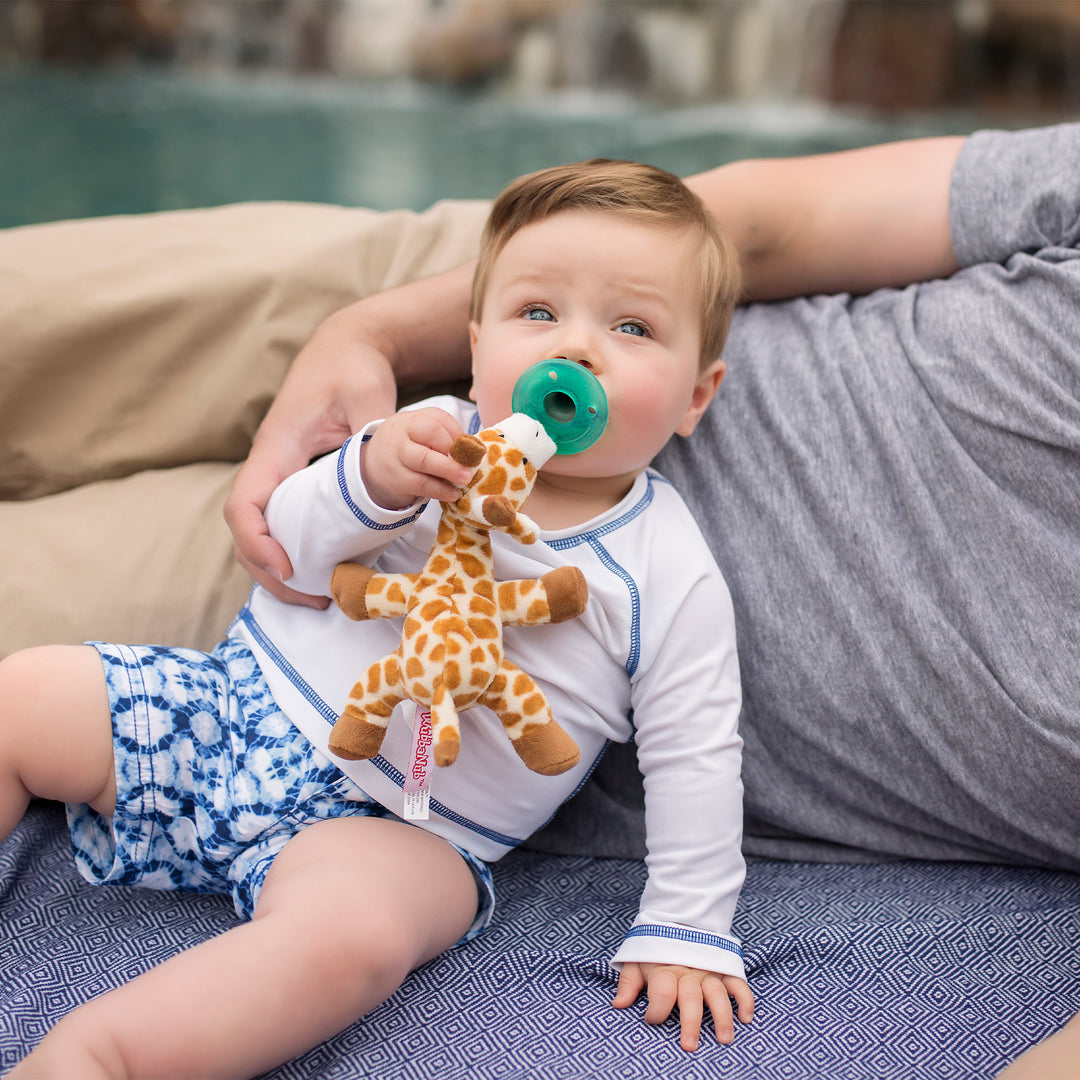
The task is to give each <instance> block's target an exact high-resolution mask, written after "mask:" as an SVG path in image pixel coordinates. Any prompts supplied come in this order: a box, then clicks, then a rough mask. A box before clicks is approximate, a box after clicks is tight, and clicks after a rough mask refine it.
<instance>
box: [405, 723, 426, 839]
mask: <svg viewBox="0 0 1080 1080" xmlns="http://www.w3.org/2000/svg"><path fill="white" fill-rule="evenodd" d="M401 789H402V791H403V792H404V793H405V814H404V817H405V820H406V821H426V820H427V818H428V803H429V801H430V798H431V710H430V709H429V708H427V706H425V705H417V706H416V714H415V716H414V717H413V735H412V753H411V754H410V755H409V770H408V772H407V773H406V774H405V782H404V783H403V784H402V785H401Z"/></svg>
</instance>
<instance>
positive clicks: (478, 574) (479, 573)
mask: <svg viewBox="0 0 1080 1080" xmlns="http://www.w3.org/2000/svg"><path fill="white" fill-rule="evenodd" d="M458 566H459V567H460V568H461V572H462V573H463V574H464V575H465V576H466V577H467V578H482V577H485V576H486V573H487V567H486V566H485V565H484V561H483V560H482V559H478V558H477V557H476V556H475V555H460V556H459V557H458Z"/></svg>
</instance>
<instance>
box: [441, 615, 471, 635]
mask: <svg viewBox="0 0 1080 1080" xmlns="http://www.w3.org/2000/svg"><path fill="white" fill-rule="evenodd" d="M466 630H467V627H466V626H465V620H464V619H463V618H462V617H461V616H460V615H446V616H444V617H443V618H441V619H440V620H439V621H438V622H437V623H436V624H435V632H436V633H437V634H439V636H440V637H442V638H450V637H452V636H453V635H454V634H465V632H466Z"/></svg>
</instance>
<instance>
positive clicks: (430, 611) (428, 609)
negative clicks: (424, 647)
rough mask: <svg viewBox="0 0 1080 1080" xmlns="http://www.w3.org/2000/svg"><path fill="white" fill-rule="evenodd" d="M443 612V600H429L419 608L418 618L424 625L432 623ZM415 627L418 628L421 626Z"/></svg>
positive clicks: (444, 607)
mask: <svg viewBox="0 0 1080 1080" xmlns="http://www.w3.org/2000/svg"><path fill="white" fill-rule="evenodd" d="M445 610H446V601H445V600H441V599H440V600H429V601H428V602H427V603H426V604H424V605H423V607H421V608H420V618H421V619H422V620H423V621H424V622H426V623H433V622H434V621H435V620H436V619H437V618H438V617H439V616H440V615H441V614H442V613H443V612H444V611H445ZM416 625H417V628H419V627H420V625H421V624H420V623H417V624H416Z"/></svg>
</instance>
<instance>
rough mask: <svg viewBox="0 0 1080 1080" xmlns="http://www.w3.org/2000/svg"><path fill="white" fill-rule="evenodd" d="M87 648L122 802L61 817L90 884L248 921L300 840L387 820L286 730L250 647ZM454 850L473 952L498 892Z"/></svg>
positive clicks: (475, 862) (476, 862)
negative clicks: (229, 904) (473, 888)
mask: <svg viewBox="0 0 1080 1080" xmlns="http://www.w3.org/2000/svg"><path fill="white" fill-rule="evenodd" d="M91 644H92V645H93V647H94V648H95V649H97V651H98V652H99V653H100V654H101V659H102V662H103V664H104V667H105V680H106V683H107V685H108V692H109V703H110V706H111V709H112V721H113V753H114V756H115V762H116V785H117V792H116V812H115V813H114V815H113V817H112V818H111V819H108V818H104V817H102V816H101V815H100V814H98V813H96V812H95V811H94V810H92V809H91V808H90V807H89V806H86V805H85V804H83V805H72V806H69V807H68V808H67V816H68V824H69V826H70V828H71V840H72V845H73V847H74V851H75V862H76V865H77V866H78V868H79V872H80V873H81V874H82V875H83V876H84V877H85V878H86V879H87V880H89V881H92V882H95V883H101V884H103V883H109V884H115V885H143V886H148V887H151V888H157V889H189V890H193V891H196V892H215V893H226V894H229V895H231V896H232V900H233V905H234V906H235V908H236V912H237V914H238V915H240V916H241V918H251V916H252V914H253V913H254V910H255V904H256V902H257V901H258V898H259V890H260V889H261V888H262V884H263V881H264V880H265V879H266V875H267V873H268V872H269V870H270V865H271V863H272V862H273V861H274V858H275V857H276V856H277V854H278V852H280V851H281V849H282V848H283V847H284V846H285V845H286V843H288V841H289V840H290V839H291V838H292V837H293V836H295V835H296V834H297V833H298V832H299V831H300V830H301V829H303V828H305V827H306V826H308V825H312V824H314V823H315V822H318V821H325V820H327V819H329V818H337V817H349V816H354V815H360V816H375V817H395V815H394V814H392V813H391V812H390V811H389V810H387V809H386V808H385V807H384V806H382V805H381V804H380V803H378V802H376V801H375V800H374V799H372V798H370V796H368V795H367V794H365V792H364V791H363V790H361V789H360V788H359V787H357V786H356V784H355V783H353V781H352V780H350V779H349V777H347V776H346V775H345V774H344V773H343V772H341V770H340V769H338V768H337V766H336V765H334V764H333V762H331V761H330V760H329V758H327V757H325V756H324V755H323V754H321V753H320V752H319V751H318V750H316V749H315V748H314V747H313V746H312V745H311V743H310V742H309V741H308V740H307V738H306V737H305V736H304V735H303V734H302V733H301V732H300V731H299V730H298V729H297V728H296V727H294V726H293V724H292V722H291V721H290V720H289V718H288V717H287V716H286V715H285V714H284V713H283V712H282V711H281V710H280V709H279V708H278V706H277V703H276V702H275V701H274V698H273V695H272V694H271V692H270V688H269V687H268V686H267V685H266V681H265V679H264V678H263V675H262V671H261V670H260V669H259V665H258V662H257V661H256V659H255V657H254V656H253V655H252V653H251V651H250V649H248V648H247V646H246V645H243V644H241V643H240V642H237V641H225V642H223V643H222V644H221V645H219V646H218V647H217V648H216V649H215V650H214V651H213V652H212V653H209V654H208V653H202V652H196V651H195V650H192V649H168V648H163V647H160V646H154V645H139V646H132V645H109V644H104V643H102V642H91ZM455 846H456V845H455ZM457 850H458V851H459V852H460V853H461V856H462V858H463V859H464V860H465V862H466V863H467V864H468V866H469V868H470V870H472V873H473V876H474V878H475V879H476V884H477V891H478V894H479V903H478V910H477V916H476V919H475V921H474V922H473V925H472V926H471V927H470V929H469V932H468V933H467V934H466V936H465V937H464V938H463V939H462V940H463V941H468V940H469V939H470V938H473V937H475V936H476V935H477V934H478V933H480V931H481V930H483V928H484V927H485V926H486V925H487V923H488V921H489V920H490V918H491V912H492V910H493V908H494V883H493V881H492V877H491V870H490V868H489V867H488V865H487V864H486V863H485V862H483V861H482V860H481V859H478V858H477V857H476V856H474V855H471V854H470V853H469V852H467V851H465V850H463V849H462V848H458V849H457Z"/></svg>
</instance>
